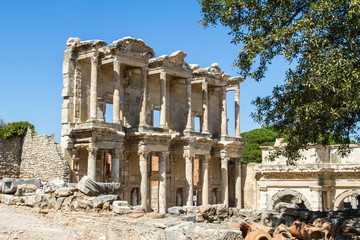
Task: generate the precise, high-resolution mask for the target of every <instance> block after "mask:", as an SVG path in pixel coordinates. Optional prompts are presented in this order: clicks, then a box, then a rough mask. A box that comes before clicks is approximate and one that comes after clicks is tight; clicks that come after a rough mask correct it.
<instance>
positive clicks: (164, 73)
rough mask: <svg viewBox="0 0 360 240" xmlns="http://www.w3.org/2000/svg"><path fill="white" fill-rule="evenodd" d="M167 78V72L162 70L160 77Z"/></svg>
mask: <svg viewBox="0 0 360 240" xmlns="http://www.w3.org/2000/svg"><path fill="white" fill-rule="evenodd" d="M164 78H166V72H165V71H161V72H160V79H164Z"/></svg>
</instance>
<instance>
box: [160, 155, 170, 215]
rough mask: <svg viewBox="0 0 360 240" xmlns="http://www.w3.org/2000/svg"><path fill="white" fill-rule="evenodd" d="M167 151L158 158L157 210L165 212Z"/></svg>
mask: <svg viewBox="0 0 360 240" xmlns="http://www.w3.org/2000/svg"><path fill="white" fill-rule="evenodd" d="M168 156H169V154H168V153H165V152H164V153H162V154H161V156H160V160H159V212H160V213H166V207H167V206H166V161H167V158H168Z"/></svg>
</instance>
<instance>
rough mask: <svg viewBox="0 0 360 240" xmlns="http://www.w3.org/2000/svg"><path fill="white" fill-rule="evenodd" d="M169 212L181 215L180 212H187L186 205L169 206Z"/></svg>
mask: <svg viewBox="0 0 360 240" xmlns="http://www.w3.org/2000/svg"><path fill="white" fill-rule="evenodd" d="M168 213H169V214H172V215H177V216H179V215H180V214H183V213H186V209H185V208H184V207H170V208H168Z"/></svg>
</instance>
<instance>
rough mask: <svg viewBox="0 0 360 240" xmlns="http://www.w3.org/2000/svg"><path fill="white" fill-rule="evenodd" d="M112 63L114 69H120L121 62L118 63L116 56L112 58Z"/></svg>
mask: <svg viewBox="0 0 360 240" xmlns="http://www.w3.org/2000/svg"><path fill="white" fill-rule="evenodd" d="M113 62H114V67H115V68H120V65H121V62H120V60H119V57H118V56H114V60H113Z"/></svg>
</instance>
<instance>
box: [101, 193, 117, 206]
mask: <svg viewBox="0 0 360 240" xmlns="http://www.w3.org/2000/svg"><path fill="white" fill-rule="evenodd" d="M97 199H99V200H100V201H101V202H103V203H106V202H109V203H110V204H112V203H113V202H114V201H116V200H118V199H119V196H118V195H112V194H108V195H101V196H98V197H97Z"/></svg>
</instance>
